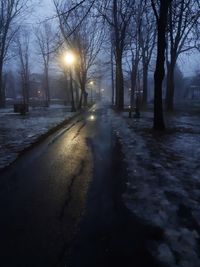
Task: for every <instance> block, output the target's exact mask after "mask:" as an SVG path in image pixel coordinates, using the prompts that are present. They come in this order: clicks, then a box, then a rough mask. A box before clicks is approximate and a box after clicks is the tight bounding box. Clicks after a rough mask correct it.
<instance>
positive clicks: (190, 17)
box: [166, 0, 200, 111]
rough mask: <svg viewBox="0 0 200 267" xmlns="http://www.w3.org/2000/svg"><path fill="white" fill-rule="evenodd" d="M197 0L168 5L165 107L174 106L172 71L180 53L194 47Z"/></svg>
mask: <svg viewBox="0 0 200 267" xmlns="http://www.w3.org/2000/svg"><path fill="white" fill-rule="evenodd" d="M198 2H199V1H194V0H182V1H179V0H173V1H172V2H171V4H170V7H169V16H168V18H169V22H168V29H169V34H168V40H169V45H168V51H169V52H168V53H167V56H168V57H167V69H168V75H167V90H166V108H167V110H168V111H170V110H171V111H172V110H173V107H174V89H175V88H174V87H175V86H174V71H175V66H176V62H177V59H178V57H179V55H180V54H181V53H184V52H186V51H189V50H191V49H193V48H195V47H196V45H195V42H194V38H193V34H192V30H193V29H194V26H195V24H196V23H197V22H198V20H199V17H200V11H199V3H198Z"/></svg>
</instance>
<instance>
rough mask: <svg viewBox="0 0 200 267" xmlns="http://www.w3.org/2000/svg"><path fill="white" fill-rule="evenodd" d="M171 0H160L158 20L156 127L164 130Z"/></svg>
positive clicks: (155, 79) (155, 96)
mask: <svg viewBox="0 0 200 267" xmlns="http://www.w3.org/2000/svg"><path fill="white" fill-rule="evenodd" d="M170 2H171V1H170V0H162V1H160V10H159V11H160V13H159V18H158V21H157V31H158V41H157V60H156V70H155V74H154V83H155V84H154V125H153V126H154V129H155V130H160V131H162V130H164V129H165V124H164V118H163V102H162V84H163V79H164V76H165V49H166V39H165V38H166V27H167V17H168V9H169V4H170Z"/></svg>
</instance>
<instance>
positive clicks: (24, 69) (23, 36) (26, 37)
mask: <svg viewBox="0 0 200 267" xmlns="http://www.w3.org/2000/svg"><path fill="white" fill-rule="evenodd" d="M16 43H17V47H18V48H17V50H18V56H19V66H20V77H21V86H22V96H23V104H24V105H25V106H26V107H28V105H29V88H30V67H29V58H30V50H29V48H30V34H29V32H28V31H27V30H25V29H23V30H21V31H20V33H19V34H18V36H17V40H16Z"/></svg>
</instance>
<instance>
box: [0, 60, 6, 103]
mask: <svg viewBox="0 0 200 267" xmlns="http://www.w3.org/2000/svg"><path fill="white" fill-rule="evenodd" d="M5 106H6V95H5V88H4V84H3V65H2V64H1V63H0V108H5Z"/></svg>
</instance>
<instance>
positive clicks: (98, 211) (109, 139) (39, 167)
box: [0, 107, 158, 267]
mask: <svg viewBox="0 0 200 267" xmlns="http://www.w3.org/2000/svg"><path fill="white" fill-rule="evenodd" d="M122 159H123V155H122V154H121V149H120V144H119V142H118V140H117V138H116V137H115V136H114V134H113V132H112V128H111V123H110V117H109V116H108V109H107V108H105V107H102V108H97V110H96V111H95V112H88V113H85V114H83V115H82V116H81V117H79V118H76V119H75V120H74V121H73V122H72V123H71V124H70V125H67V126H66V127H65V128H63V129H62V130H60V131H58V132H57V133H56V134H54V135H52V136H50V137H49V138H47V140H45V141H44V142H43V143H42V144H40V145H38V146H36V147H35V148H33V149H32V150H30V151H29V152H27V153H25V154H24V155H23V156H22V157H20V158H19V159H18V160H17V161H16V162H15V163H14V164H13V165H12V166H11V167H10V168H9V169H8V170H6V171H4V172H3V173H0V211H1V214H0V266H2V267H7V266H8V267H11V266H12V267H16V266H19V267H25V266H27V267H29V266H30V267H46V266H47V267H51V266H52V267H53V266H63V267H64V266H67V267H70V266H71V267H90V266H91V267H92V266H93V267H100V266H102V267H103V266H115V267H116V266H127V267H128V266H135V267H139V266H148V267H149V266H151V267H154V266H157V265H155V263H154V262H153V261H152V259H151V257H150V255H149V254H148V251H147V249H146V245H147V242H146V241H147V240H148V239H149V238H152V237H153V238H155V236H157V235H158V233H157V232H156V231H155V230H154V229H149V228H147V227H146V226H145V225H143V224H142V223H141V222H139V221H138V220H137V219H136V218H134V217H133V216H132V215H131V214H130V213H129V211H128V210H127V209H126V208H125V207H124V205H123V202H122V199H121V195H122V193H123V191H124V190H125V180H126V168H125V165H124V164H123V163H122V162H123V161H122Z"/></svg>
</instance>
